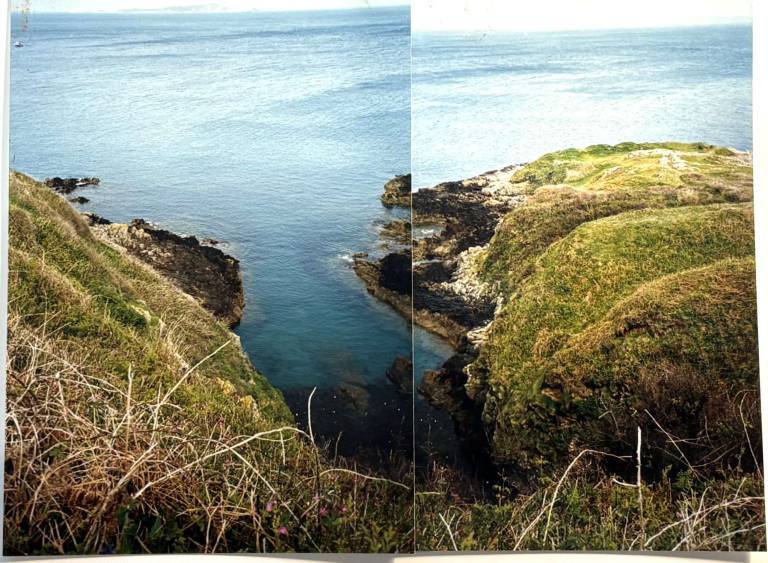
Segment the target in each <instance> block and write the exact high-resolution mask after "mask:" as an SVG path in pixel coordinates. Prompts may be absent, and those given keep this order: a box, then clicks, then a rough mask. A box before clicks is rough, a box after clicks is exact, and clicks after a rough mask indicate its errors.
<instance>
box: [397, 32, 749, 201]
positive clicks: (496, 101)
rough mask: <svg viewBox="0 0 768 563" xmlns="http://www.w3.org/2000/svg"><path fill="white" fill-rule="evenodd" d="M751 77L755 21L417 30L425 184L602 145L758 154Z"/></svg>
mask: <svg viewBox="0 0 768 563" xmlns="http://www.w3.org/2000/svg"><path fill="white" fill-rule="evenodd" d="M751 81H752V28H751V26H744V25H740V26H720V27H714V26H709V27H690V28H677V29H650V30H649V29H642V30H611V31H581V32H568V33H563V32H560V33H538V32H537V33H488V34H482V33H469V34H466V33H465V34H453V33H414V35H413V83H412V89H413V98H412V115H413V121H412V128H413V137H412V142H413V170H414V185H415V186H416V187H423V186H429V185H434V184H436V183H438V182H443V181H446V180H454V179H459V178H466V177H468V176H472V175H475V174H478V173H481V172H484V171H487V170H492V169H496V168H500V167H502V166H506V165H509V164H517V163H523V162H529V161H531V160H533V159H536V158H538V157H539V156H541V155H543V154H545V153H547V152H551V151H555V150H560V149H565V148H568V147H583V146H587V145H590V144H596V143H610V144H613V143H619V142H622V141H637V142H640V141H665V140H677V141H704V142H708V143H713V144H718V145H726V146H731V147H735V148H738V149H742V150H751V148H752V82H751Z"/></svg>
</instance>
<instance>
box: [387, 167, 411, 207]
mask: <svg viewBox="0 0 768 563" xmlns="http://www.w3.org/2000/svg"><path fill="white" fill-rule="evenodd" d="M381 203H383V204H384V205H385V206H386V207H410V206H411V175H410V174H403V175H402V176H395V177H394V178H392V179H391V180H390V181H389V182H387V183H386V184H384V193H383V194H382V196H381Z"/></svg>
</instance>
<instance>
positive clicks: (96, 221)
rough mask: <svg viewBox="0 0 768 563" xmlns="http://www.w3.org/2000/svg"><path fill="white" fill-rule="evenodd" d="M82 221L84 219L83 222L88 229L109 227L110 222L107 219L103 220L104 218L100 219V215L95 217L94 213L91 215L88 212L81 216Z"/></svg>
mask: <svg viewBox="0 0 768 563" xmlns="http://www.w3.org/2000/svg"><path fill="white" fill-rule="evenodd" d="M82 215H83V219H85V222H86V223H88V226H89V227H95V226H97V225H111V224H112V221H110V220H109V219H105V218H104V217H101V216H100V215H96V214H95V213H91V212H90V211H86V212H85V213H83V214H82Z"/></svg>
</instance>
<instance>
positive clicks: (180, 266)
mask: <svg viewBox="0 0 768 563" xmlns="http://www.w3.org/2000/svg"><path fill="white" fill-rule="evenodd" d="M87 217H88V222H89V224H91V226H93V227H95V228H94V232H95V233H96V234H97V235H98V236H99V237H101V238H102V239H104V240H106V241H108V242H110V243H112V244H114V245H116V246H118V247H120V248H122V249H124V250H125V251H126V252H128V254H130V255H132V256H135V257H136V258H138V259H139V260H141V261H142V262H145V263H146V264H149V265H150V266H152V267H153V268H154V269H155V270H157V271H158V272H160V273H161V274H163V275H164V276H166V277H167V278H168V279H170V280H171V281H172V282H173V283H174V284H175V285H176V286H177V287H178V288H179V289H181V290H182V291H184V292H185V293H187V294H189V295H191V296H192V297H194V298H196V299H198V300H199V301H200V302H201V304H202V305H203V306H204V307H205V308H206V309H208V310H209V311H210V312H211V313H213V314H214V316H216V317H217V318H219V319H221V320H222V321H224V322H225V323H227V324H228V325H230V326H235V325H237V324H238V323H239V322H240V319H241V317H242V314H243V308H244V307H245V297H244V293H243V283H242V279H241V276H240V263H239V262H238V261H237V260H236V259H235V258H233V257H232V256H229V255H227V254H225V253H224V252H222V251H221V250H219V249H218V248H213V247H212V246H207V245H204V244H201V243H200V242H199V241H198V239H197V238H195V237H193V236H188V237H183V236H179V235H177V234H174V233H172V232H170V231H166V230H163V229H159V228H156V227H154V226H152V225H150V224H149V223H147V222H146V221H144V220H142V219H135V220H133V221H132V222H131V223H130V224H128V225H126V224H117V223H109V222H106V223H105V222H103V221H105V220H103V219H101V218H100V217H97V216H95V215H94V214H88V215H87Z"/></svg>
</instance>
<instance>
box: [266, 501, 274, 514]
mask: <svg viewBox="0 0 768 563" xmlns="http://www.w3.org/2000/svg"><path fill="white" fill-rule="evenodd" d="M274 509H275V503H274V502H272V501H269V502H268V503H267V512H272V511H273V510H274Z"/></svg>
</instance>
